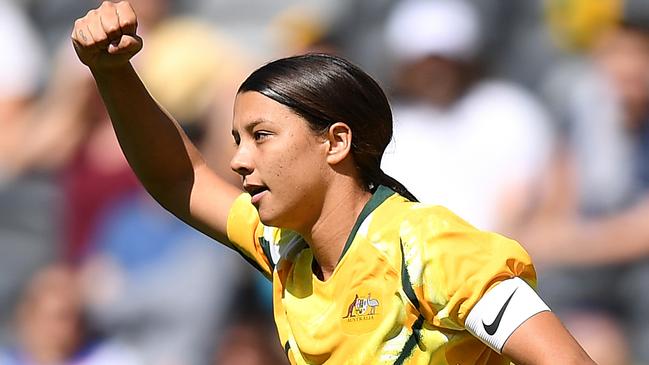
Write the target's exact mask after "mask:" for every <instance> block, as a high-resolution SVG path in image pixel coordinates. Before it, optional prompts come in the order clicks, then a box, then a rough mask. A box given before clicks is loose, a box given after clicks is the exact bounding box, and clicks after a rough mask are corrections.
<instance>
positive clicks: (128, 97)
mask: <svg viewBox="0 0 649 365" xmlns="http://www.w3.org/2000/svg"><path fill="white" fill-rule="evenodd" d="M93 76H94V78H95V81H96V83H97V87H98V88H99V92H100V94H101V97H102V98H103V100H104V103H105V105H106V108H107V110H108V113H109V115H110V118H111V120H112V123H113V126H114V128H115V132H116V134H117V138H118V140H119V143H120V146H121V147H122V150H123V151H124V154H125V155H126V158H127V159H128V161H129V164H130V165H131V167H132V168H133V170H134V171H135V173H136V174H137V176H138V177H139V179H140V180H141V181H142V183H143V184H144V186H145V187H146V188H147V190H149V191H150V192H151V193H152V194H154V196H155V197H156V198H158V199H160V198H161V197H160V196H159V195H160V194H161V192H163V191H169V190H176V189H178V188H181V189H190V188H191V183H192V181H193V180H194V171H195V170H196V169H197V168H199V167H200V166H202V165H203V164H204V162H203V159H202V157H201V156H200V153H199V152H198V150H197V149H196V148H195V147H194V145H193V144H192V143H191V142H190V141H189V140H188V138H187V137H186V135H185V134H184V132H183V131H182V129H181V128H180V126H179V125H178V123H177V122H176V121H174V120H173V118H172V117H171V116H170V115H169V114H167V113H166V112H165V111H164V110H163V109H162V108H161V107H160V106H159V105H158V103H157V102H156V101H155V100H154V99H153V97H152V96H151V95H150V94H149V92H148V91H147V90H146V88H145V87H144V84H143V83H142V81H141V80H140V78H139V77H138V75H137V73H136V72H135V70H134V69H133V67H132V66H131V65H130V64H126V65H124V66H123V67H120V68H116V69H111V70H110V72H107V71H103V72H97V71H93Z"/></svg>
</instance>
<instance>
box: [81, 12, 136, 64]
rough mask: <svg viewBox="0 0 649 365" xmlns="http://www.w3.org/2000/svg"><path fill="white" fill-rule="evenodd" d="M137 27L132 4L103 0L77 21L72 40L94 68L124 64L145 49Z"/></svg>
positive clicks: (85, 61)
mask: <svg viewBox="0 0 649 365" xmlns="http://www.w3.org/2000/svg"><path fill="white" fill-rule="evenodd" d="M136 30H137V17H136V15H135V12H134V11H133V8H132V7H131V4H129V3H128V2H126V1H120V2H117V3H113V2H110V1H104V2H103V3H102V4H101V5H100V6H99V8H97V9H93V10H90V11H89V12H88V14H86V16H84V17H83V18H80V19H77V20H76V21H75V23H74V29H73V30H72V43H73V45H74V49H75V50H76V52H77V55H78V56H79V59H80V60H81V62H83V63H84V64H85V65H87V66H88V67H90V69H91V70H95V71H100V70H106V69H110V68H115V67H119V66H123V65H125V64H126V63H128V61H129V60H130V59H131V57H133V56H134V55H135V54H136V53H137V52H139V51H140V49H142V38H140V37H138V36H137V34H136Z"/></svg>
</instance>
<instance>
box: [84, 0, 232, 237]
mask: <svg viewBox="0 0 649 365" xmlns="http://www.w3.org/2000/svg"><path fill="white" fill-rule="evenodd" d="M136 30H137V17H136V15H135V12H134V11H133V8H132V7H131V5H130V4H129V3H128V2H125V1H121V2H118V3H112V2H108V1H105V2H103V3H102V4H101V6H100V7H99V8H97V9H95V10H91V11H89V12H88V14H87V15H86V16H84V17H83V18H80V19H78V20H77V21H76V22H75V24H74V29H73V31H72V43H73V44H74V48H75V50H76V52H77V55H78V56H79V59H80V60H81V62H83V63H84V64H85V65H87V66H88V67H89V68H90V71H91V72H92V75H93V77H94V79H95V82H96V84H97V87H98V89H99V92H100V94H101V96H102V98H103V100H104V103H105V105H106V108H107V110H108V113H109V115H110V118H111V120H112V123H113V126H114V128H115V132H116V134H117V138H118V140H119V143H120V146H121V147H122V150H123V151H124V154H125V155H126V158H127V159H128V161H129V164H130V165H131V167H132V168H133V170H134V171H135V173H136V174H137V176H138V178H139V179H140V181H141V182H142V184H143V185H144V186H145V188H146V189H147V191H148V192H149V193H150V194H151V195H152V196H153V197H154V198H155V199H156V200H157V201H158V202H159V203H160V204H161V205H162V206H164V207H165V208H166V209H168V210H169V211H170V212H172V213H173V214H175V215H176V216H177V217H179V218H180V219H182V220H184V221H185V222H187V223H189V224H191V225H192V226H194V227H196V228H197V229H199V230H201V231H203V232H204V233H206V234H208V235H209V236H212V237H214V238H216V239H219V240H221V241H222V242H226V241H225V237H226V234H225V232H226V222H227V216H228V212H229V209H230V206H231V205H232V202H233V201H234V199H235V198H236V196H237V195H238V194H239V190H238V189H237V188H236V187H234V186H232V185H230V184H228V183H227V182H225V181H224V180H223V179H221V178H220V177H218V176H217V175H216V174H215V173H214V172H213V171H211V170H210V169H209V168H208V167H207V165H206V164H205V162H204V160H203V158H202V157H201V155H200V153H199V152H198V150H197V148H196V147H195V146H194V145H193V144H192V143H191V142H190V141H189V139H188V138H187V136H186V135H185V134H184V133H183V131H182V129H181V128H180V126H179V125H178V123H177V122H176V121H174V120H173V118H172V117H171V116H170V115H168V114H167V113H166V112H165V111H164V110H163V109H162V108H161V107H160V106H159V105H158V104H157V103H156V101H155V100H154V99H153V98H152V97H151V95H150V94H149V92H148V91H147V90H146V88H145V87H144V85H143V84H142V81H141V80H140V78H139V77H138V75H137V73H136V72H135V70H134V69H133V67H132V66H131V64H130V61H129V60H130V59H131V57H133V56H134V55H135V54H136V53H137V52H139V51H140V49H142V39H141V38H140V37H139V36H138V35H137V33H136ZM178 72H183V70H178ZM169 87H173V85H170V86H169Z"/></svg>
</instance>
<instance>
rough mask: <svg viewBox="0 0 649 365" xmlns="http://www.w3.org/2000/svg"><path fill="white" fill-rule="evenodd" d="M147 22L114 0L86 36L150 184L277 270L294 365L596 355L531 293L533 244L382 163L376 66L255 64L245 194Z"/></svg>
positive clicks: (239, 135) (383, 125)
mask: <svg viewBox="0 0 649 365" xmlns="http://www.w3.org/2000/svg"><path fill="white" fill-rule="evenodd" d="M136 27H137V20H136V16H135V14H134V12H133V10H132V8H131V7H130V5H129V4H128V3H127V2H119V3H111V2H104V3H103V4H102V5H101V6H100V7H99V8H98V9H96V10H92V11H90V12H89V13H88V14H87V15H86V16H85V17H83V18H81V19H79V20H77V22H76V23H75V26H74V30H73V33H72V41H73V44H74V46H75V49H76V51H77V54H78V56H79V58H80V60H81V61H82V62H83V63H84V64H86V65H87V66H88V67H89V68H90V70H91V72H92V74H93V76H94V78H95V80H96V82H97V85H98V88H99V90H100V92H101V95H102V97H103V99H104V102H105V104H106V106H107V108H108V111H109V113H110V116H111V118H112V121H113V124H114V127H115V130H116V132H117V135H118V138H119V141H120V144H121V146H122V148H123V150H124V152H125V154H126V156H127V158H128V160H129V162H130V164H131V166H132V167H133V169H134V170H135V172H136V173H137V175H138V176H139V178H140V179H141V180H142V183H143V184H144V185H145V187H146V188H147V189H148V191H149V192H150V193H151V194H152V195H153V196H154V197H155V198H156V199H157V200H158V201H159V202H160V203H161V204H162V205H163V206H164V207H166V208H167V209H168V210H170V211H171V212H173V213H174V214H175V215H177V216H178V217H179V218H180V219H182V220H184V221H185V222H187V223H189V224H191V225H193V226H194V227H196V228H197V229H199V230H201V231H203V232H205V233H206V234H208V235H210V236H211V237H214V238H215V239H217V240H219V241H221V242H227V244H228V245H229V246H230V247H231V248H233V249H235V250H237V251H238V252H240V253H241V254H242V255H243V256H244V258H246V259H247V260H248V261H249V262H250V263H251V264H252V265H253V266H255V267H256V268H257V269H259V270H260V271H261V272H262V273H264V274H265V275H266V276H267V277H268V278H269V279H271V280H272V281H273V286H274V311H275V320H276V323H277V327H278V332H279V337H280V340H281V344H282V345H283V346H284V349H285V351H286V353H287V356H288V358H289V360H290V361H291V363H293V364H322V363H327V364H405V363H409V364H415V363H416V364H453V365H455V364H485V365H486V364H489V365H492V364H507V363H509V359H513V360H514V361H515V362H516V363H518V364H592V363H593V362H592V360H590V359H589V357H588V356H587V355H586V354H585V352H584V351H583V350H582V349H581V347H580V346H579V345H578V344H577V343H576V342H575V340H574V339H573V338H572V337H571V336H570V334H569V333H568V332H567V331H566V330H565V328H564V327H563V326H562V325H561V323H560V322H559V321H558V320H557V318H556V317H555V316H554V315H553V314H552V313H551V312H549V311H548V308H547V307H546V306H545V304H544V303H543V302H542V301H541V300H540V299H539V297H538V296H537V295H536V294H535V292H534V290H533V289H531V287H530V285H535V273H534V269H533V266H532V264H531V262H530V259H529V257H528V255H527V254H526V253H525V251H524V250H523V249H522V248H521V247H520V245H518V244H517V243H516V242H514V241H511V240H508V239H506V238H504V237H501V236H499V235H496V234H493V233H489V232H481V231H478V230H476V229H475V228H473V227H471V226H470V225H468V224H467V223H465V222H464V221H462V220H461V219H460V218H458V217H457V216H455V215H453V214H452V213H451V212H449V211H448V210H446V209H444V208H441V207H434V206H427V205H423V204H419V203H417V202H415V199H414V197H412V196H411V195H410V194H409V193H408V192H407V190H406V189H405V188H403V187H402V186H401V185H400V184H399V183H398V182H396V181H395V180H394V179H391V178H390V177H388V176H387V175H385V174H384V173H383V172H382V171H381V169H380V162H381V155H382V153H383V150H384V149H385V147H386V145H387V144H388V142H389V140H390V138H391V133H392V116H391V111H390V107H389V105H388V102H387V100H386V97H385V95H384V94H383V92H382V91H381V89H380V88H379V86H378V85H377V84H376V82H375V81H374V80H372V79H371V78H370V77H369V76H368V75H367V74H365V73H364V72H362V71H361V70H360V69H358V68H357V67H355V66H353V65H352V64H350V63H349V62H347V61H345V60H343V59H341V58H337V57H333V56H326V55H306V56H297V57H291V58H286V59H280V60H277V61H275V62H272V63H269V64H267V65H265V66H263V67H261V68H260V69H258V70H257V71H255V72H254V73H253V74H252V75H250V76H249V77H248V79H247V80H245V81H244V83H243V84H242V85H241V87H240V89H239V92H238V94H237V98H236V102H235V107H234V120H233V127H232V134H233V135H234V140H235V142H236V144H237V151H236V154H235V156H234V158H233V159H232V162H231V165H232V169H233V170H235V171H236V172H238V173H239V174H240V175H241V176H242V178H243V187H244V189H245V190H246V192H245V193H243V194H240V191H239V190H238V189H237V188H235V187H233V186H231V185H229V184H227V183H226V182H225V181H224V180H222V179H220V178H219V177H218V176H217V175H215V174H214V173H213V172H212V171H210V169H209V168H208V167H207V166H206V164H205V163H204V161H203V159H202V158H201V156H200V155H199V153H198V152H197V150H196V148H195V147H194V146H193V145H192V144H191V143H190V142H189V140H188V139H187V138H186V136H185V135H184V134H183V132H182V131H181V129H180V128H179V127H178V124H177V123H176V122H175V121H174V120H173V119H172V118H171V117H170V116H169V115H167V114H166V113H165V112H164V111H163V110H162V109H161V108H160V107H159V106H158V105H157V104H156V102H155V101H154V100H153V99H152V98H151V96H150V95H149V94H148V92H147V91H146V89H145V88H144V86H143V85H142V83H141V81H140V80H139V78H138V76H137V74H136V73H135V71H134V70H133V68H132V67H131V65H130V63H129V59H130V58H131V57H132V56H133V55H134V54H135V53H137V52H138V51H139V50H140V49H141V47H142V42H141V39H140V38H139V37H138V36H137V35H136ZM178 72H182V70H178ZM169 87H173V85H170V86H169ZM422 168H434V166H425V165H424V164H422ZM439 173H444V172H443V171H440V172H439Z"/></svg>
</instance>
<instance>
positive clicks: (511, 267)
mask: <svg viewBox="0 0 649 365" xmlns="http://www.w3.org/2000/svg"><path fill="white" fill-rule="evenodd" d="M404 224H405V227H402V232H403V233H402V237H401V239H402V245H403V250H404V254H403V255H404V264H405V269H406V270H407V275H408V279H409V280H410V284H411V285H412V291H413V292H414V296H415V297H414V298H413V299H414V302H416V303H413V304H415V305H416V306H417V307H418V309H419V312H420V313H421V314H422V316H423V317H424V319H425V320H426V321H427V322H429V323H431V324H433V325H435V326H439V327H444V328H449V329H457V330H461V329H464V323H465V320H466V317H467V316H468V314H469V312H470V311H471V309H472V308H473V306H474V305H475V304H476V303H477V302H478V301H479V300H480V298H481V297H482V296H483V295H484V293H485V292H486V291H487V290H489V289H490V288H491V287H493V286H494V285H495V284H497V283H499V282H501V281H503V280H507V279H510V278H513V277H520V278H521V279H523V280H524V281H525V282H527V283H528V284H529V285H530V286H532V287H535V286H536V273H535V271H534V267H533V265H532V262H531V259H530V257H529V255H528V254H527V252H526V251H525V250H524V249H523V247H521V245H520V244H518V243H517V242H516V241H513V240H511V239H508V238H505V237H503V236H501V235H498V234H496V233H492V232H484V231H479V230H477V229H475V228H473V227H472V226H470V225H469V224H468V223H466V222H464V221H463V220H462V219H460V218H459V217H457V216H456V215H454V214H453V213H451V212H450V211H448V210H447V209H445V208H442V207H432V208H429V209H425V210H423V212H420V213H418V214H417V215H416V217H415V218H414V219H407V220H406V221H405V223H404Z"/></svg>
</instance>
